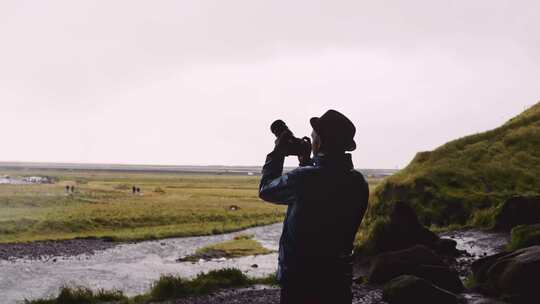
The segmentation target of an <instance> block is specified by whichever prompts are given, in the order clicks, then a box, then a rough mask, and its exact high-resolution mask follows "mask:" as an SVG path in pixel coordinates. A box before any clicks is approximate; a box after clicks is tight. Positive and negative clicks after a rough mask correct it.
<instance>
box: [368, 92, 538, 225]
mask: <svg viewBox="0 0 540 304" xmlns="http://www.w3.org/2000/svg"><path fill="white" fill-rule="evenodd" d="M539 191H540V102H539V103H537V104H536V105H534V106H532V107H531V108H530V109H528V110H526V111H525V112H523V113H522V114H520V115H519V116H517V117H515V118H513V119H511V120H510V121H508V122H507V123H506V124H504V125H503V126H501V127H499V128H497V129H494V130H491V131H488V132H484V133H479V134H475V135H471V136H467V137H463V138H460V139H457V140H454V141H451V142H449V143H447V144H445V145H443V146H441V147H439V148H437V149H436V150H434V151H431V152H420V153H418V154H417V155H416V156H415V158H414V159H413V161H412V162H411V163H410V164H409V165H408V166H407V167H406V168H405V169H403V170H402V171H400V172H398V173H397V174H396V175H394V176H392V177H390V178H389V179H387V180H386V181H385V182H383V183H382V184H380V185H379V186H378V187H377V188H376V189H375V191H374V192H373V194H372V197H371V205H370V209H369V211H368V217H367V218H366V223H365V224H367V225H369V224H370V223H372V222H373V221H374V220H375V219H377V218H380V217H381V216H384V215H385V214H387V211H388V208H389V206H390V205H391V203H392V202H394V201H398V200H403V201H406V202H409V203H411V205H412V206H413V207H414V208H415V209H416V211H417V213H418V215H419V218H420V220H421V221H422V222H423V223H424V224H425V225H432V226H448V225H453V224H458V225H463V224H467V223H469V224H472V225H474V226H487V225H489V224H490V223H491V221H492V218H493V214H494V213H495V212H496V209H497V207H498V206H499V205H500V204H501V203H502V202H503V201H504V200H506V199H507V198H509V197H510V196H512V195H514V194H529V193H538V192H539Z"/></svg>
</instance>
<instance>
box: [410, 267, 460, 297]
mask: <svg viewBox="0 0 540 304" xmlns="http://www.w3.org/2000/svg"><path fill="white" fill-rule="evenodd" d="M411 274H412V275H415V276H417V277H420V278H422V279H425V280H428V281H430V282H431V283H433V284H435V285H436V286H438V287H441V288H443V289H446V290H449V291H451V292H454V293H460V292H462V291H463V290H465V286H463V282H461V280H460V279H459V274H458V272H457V271H455V270H453V269H451V268H450V267H447V266H429V265H420V266H418V267H417V268H416V269H414V270H413V271H412V272H411Z"/></svg>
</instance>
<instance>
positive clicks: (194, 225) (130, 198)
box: [0, 170, 285, 243]
mask: <svg viewBox="0 0 540 304" xmlns="http://www.w3.org/2000/svg"><path fill="white" fill-rule="evenodd" d="M0 175H10V176H50V177H54V178H55V179H56V180H57V181H56V182H55V183H53V184H31V185H0V243H7V242H24V241H37V240H61V239H71V238H87V237H100V238H108V239H111V240H115V241H131V240H144V239H156V238H166V237H178V236H195V235H208V234H219V233H225V232H230V231H235V230H240V229H244V228H248V227H252V226H258V225H266V224H271V223H275V222H278V221H281V220H282V219H283V215H284V211H285V208H284V207H283V206H278V205H273V204H268V203H264V202H263V201H261V200H260V199H259V198H258V192H257V189H258V184H259V178H258V177H256V176H235V175H208V174H206V175H194V174H177V173H134V172H107V171H83V170H74V171H66V170H58V171H51V170H43V171H36V170H34V171H5V170H2V171H0ZM66 185H69V186H71V185H73V186H74V187H75V191H74V193H68V192H67V191H66V188H65V187H66ZM134 185H135V186H136V187H139V188H140V189H141V193H140V194H132V186H134Z"/></svg>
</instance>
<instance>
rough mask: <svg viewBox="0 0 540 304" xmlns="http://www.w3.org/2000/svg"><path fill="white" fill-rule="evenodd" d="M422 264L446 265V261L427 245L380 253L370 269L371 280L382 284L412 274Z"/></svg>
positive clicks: (369, 277) (369, 278)
mask: <svg viewBox="0 0 540 304" xmlns="http://www.w3.org/2000/svg"><path fill="white" fill-rule="evenodd" d="M421 265H427V266H445V264H444V261H443V260H442V259H441V258H440V257H439V256H437V255H436V254H435V253H434V252H433V251H432V250H430V249H429V248H427V247H426V246H421V245H418V246H414V247H411V248H408V249H404V250H399V251H392V252H386V253H383V254H380V255H378V256H377V257H376V258H375V259H374V260H373V263H372V265H371V268H370V270H369V276H368V280H369V282H372V283H376V284H380V283H385V282H388V281H389V280H391V279H393V278H395V277H398V276H400V275H403V274H411V273H412V272H414V271H415V270H416V268H418V267H419V266H421Z"/></svg>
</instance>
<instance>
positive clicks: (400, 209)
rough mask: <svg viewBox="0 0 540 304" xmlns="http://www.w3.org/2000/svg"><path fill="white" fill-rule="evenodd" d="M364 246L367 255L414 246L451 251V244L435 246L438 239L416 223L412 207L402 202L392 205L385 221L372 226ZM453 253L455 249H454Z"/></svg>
mask: <svg viewBox="0 0 540 304" xmlns="http://www.w3.org/2000/svg"><path fill="white" fill-rule="evenodd" d="M374 225H375V226H374V227H373V228H372V231H371V234H370V235H369V237H368V240H367V242H366V244H368V247H369V250H368V251H370V252H369V254H378V253H383V252H388V251H396V250H401V249H406V248H409V247H412V246H414V245H425V246H428V247H430V248H432V249H434V250H437V249H438V247H439V246H440V247H441V248H442V249H443V250H444V251H446V252H449V251H452V250H451V249H449V248H448V247H449V246H451V245H452V244H450V243H445V244H439V245H437V242H439V241H440V238H439V236H438V235H437V234H435V233H433V232H431V231H430V230H429V229H427V228H426V227H424V226H422V224H421V223H420V222H419V221H418V217H417V215H416V213H415V211H414V209H413V208H412V207H410V206H409V205H408V204H407V203H404V202H396V203H394V205H393V207H392V210H391V212H390V216H389V219H388V220H387V221H379V222H378V223H376V224H374ZM454 251H455V248H454Z"/></svg>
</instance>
